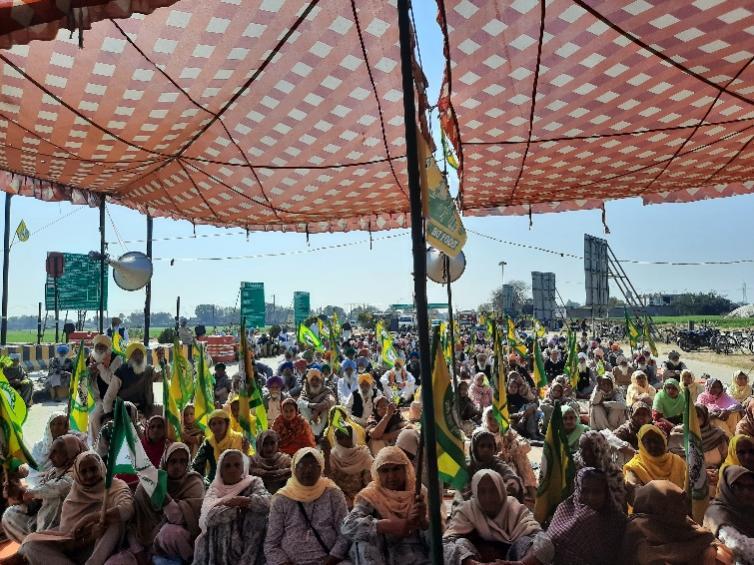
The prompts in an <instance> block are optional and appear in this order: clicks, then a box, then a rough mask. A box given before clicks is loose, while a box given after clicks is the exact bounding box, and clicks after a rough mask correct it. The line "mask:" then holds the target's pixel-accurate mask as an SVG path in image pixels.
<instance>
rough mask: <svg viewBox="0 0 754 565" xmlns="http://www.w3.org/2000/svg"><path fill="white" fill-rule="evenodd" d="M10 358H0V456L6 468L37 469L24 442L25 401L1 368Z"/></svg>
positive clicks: (13, 469)
mask: <svg viewBox="0 0 754 565" xmlns="http://www.w3.org/2000/svg"><path fill="white" fill-rule="evenodd" d="M9 365H10V359H8V358H7V357H2V358H0V432H1V433H2V439H3V442H2V458H3V463H4V465H5V466H6V468H8V469H10V470H11V471H17V470H18V468H19V467H20V466H21V465H23V464H27V465H29V467H31V468H32V469H37V463H36V461H34V458H33V457H32V456H31V453H30V452H29V450H28V449H27V448H26V444H25V443H24V433H23V425H24V423H25V422H26V416H27V411H26V403H25V402H24V399H23V398H21V395H20V394H18V391H16V389H15V388H13V387H12V386H11V384H10V383H9V382H8V379H7V378H6V377H5V373H4V372H3V368H5V367H8V366H9Z"/></svg>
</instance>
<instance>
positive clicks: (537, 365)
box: [532, 337, 547, 388]
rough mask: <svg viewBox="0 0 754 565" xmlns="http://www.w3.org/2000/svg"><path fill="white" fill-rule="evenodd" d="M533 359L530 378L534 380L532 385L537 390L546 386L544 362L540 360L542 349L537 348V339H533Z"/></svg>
mask: <svg viewBox="0 0 754 565" xmlns="http://www.w3.org/2000/svg"><path fill="white" fill-rule="evenodd" d="M533 357H534V360H533V361H534V371H533V373H532V378H533V380H534V385H535V386H536V387H537V388H542V387H543V386H545V385H546V384H547V373H545V362H544V360H543V359H542V349H541V348H540V347H539V338H538V337H535V338H534V351H533Z"/></svg>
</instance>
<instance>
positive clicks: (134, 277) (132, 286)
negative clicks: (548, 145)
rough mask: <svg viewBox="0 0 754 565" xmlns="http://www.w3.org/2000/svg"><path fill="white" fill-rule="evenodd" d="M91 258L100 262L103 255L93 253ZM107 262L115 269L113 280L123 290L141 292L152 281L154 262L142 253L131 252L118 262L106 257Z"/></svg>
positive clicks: (90, 255) (119, 258)
mask: <svg viewBox="0 0 754 565" xmlns="http://www.w3.org/2000/svg"><path fill="white" fill-rule="evenodd" d="M89 257H90V258H91V259H94V260H99V259H100V257H101V255H100V254H99V253H97V252H95V251H92V252H91V253H89ZM105 262H107V264H108V265H110V266H111V267H112V268H113V280H114V281H115V284H117V285H118V286H119V287H120V288H122V289H123V290H139V289H140V288H144V287H145V286H146V285H147V283H148V282H149V281H150V280H151V279H152V272H153V269H154V267H153V266H152V260H151V259H150V258H149V257H147V256H146V255H145V254H144V253H142V252H140V251H129V252H128V253H124V254H123V255H121V256H120V257H118V259H117V260H115V259H110V257H109V256H107V255H105Z"/></svg>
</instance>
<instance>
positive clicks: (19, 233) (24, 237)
mask: <svg viewBox="0 0 754 565" xmlns="http://www.w3.org/2000/svg"><path fill="white" fill-rule="evenodd" d="M29 235H30V234H29V228H27V227H26V222H24V221H23V220H21V222H20V223H19V224H18V227H17V228H16V237H17V238H18V241H22V242H23V241H29Z"/></svg>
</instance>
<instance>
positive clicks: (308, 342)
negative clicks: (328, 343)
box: [296, 322, 325, 351]
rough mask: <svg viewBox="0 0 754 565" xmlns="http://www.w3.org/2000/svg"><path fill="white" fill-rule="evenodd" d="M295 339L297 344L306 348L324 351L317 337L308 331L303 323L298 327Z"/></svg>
mask: <svg viewBox="0 0 754 565" xmlns="http://www.w3.org/2000/svg"><path fill="white" fill-rule="evenodd" d="M296 337H297V338H298V342H299V343H301V344H303V345H305V346H306V347H313V348H314V349H316V350H317V351H324V350H325V346H324V345H322V341H321V340H320V339H319V338H318V337H317V334H315V333H314V332H313V331H312V330H311V329H309V328H308V327H307V326H306V324H304V323H303V322H301V323H300V324H299V325H298V332H297V333H296Z"/></svg>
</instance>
